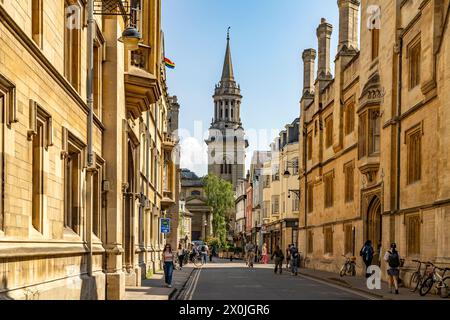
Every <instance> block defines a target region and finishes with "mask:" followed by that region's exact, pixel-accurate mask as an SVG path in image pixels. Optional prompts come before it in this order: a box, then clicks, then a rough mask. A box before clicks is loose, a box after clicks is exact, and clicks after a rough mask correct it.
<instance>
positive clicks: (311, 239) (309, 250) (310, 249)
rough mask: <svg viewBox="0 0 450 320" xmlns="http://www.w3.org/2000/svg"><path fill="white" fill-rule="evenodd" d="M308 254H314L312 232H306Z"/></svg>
mask: <svg viewBox="0 0 450 320" xmlns="http://www.w3.org/2000/svg"><path fill="white" fill-rule="evenodd" d="M307 242H308V253H313V252H314V233H313V232H312V230H308V241H307Z"/></svg>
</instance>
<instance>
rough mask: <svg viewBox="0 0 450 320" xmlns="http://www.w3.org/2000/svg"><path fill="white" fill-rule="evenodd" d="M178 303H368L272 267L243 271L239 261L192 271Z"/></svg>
mask: <svg viewBox="0 0 450 320" xmlns="http://www.w3.org/2000/svg"><path fill="white" fill-rule="evenodd" d="M178 299H179V300H367V299H374V298H373V297H371V296H369V295H364V294H362V293H359V292H354V291H351V290H349V289H346V288H343V287H339V286H337V285H334V284H330V283H327V282H325V281H320V280H316V279H313V278H309V277H306V276H303V275H299V276H296V277H294V276H291V274H290V273H289V272H287V271H286V270H285V269H284V270H283V273H282V275H279V274H274V272H273V265H272V264H268V265H255V268H254V269H249V268H247V267H246V265H245V263H244V262H242V261H238V262H225V261H224V260H218V261H217V262H213V263H208V264H206V265H204V266H203V267H201V268H198V269H196V270H194V272H193V273H192V275H191V277H190V278H189V280H188V282H187V283H186V285H185V287H184V290H182V291H181V292H180V294H179V295H178Z"/></svg>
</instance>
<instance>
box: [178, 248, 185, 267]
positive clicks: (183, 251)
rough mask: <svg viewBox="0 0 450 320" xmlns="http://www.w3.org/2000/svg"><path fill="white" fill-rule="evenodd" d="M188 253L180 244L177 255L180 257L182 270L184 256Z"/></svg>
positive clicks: (179, 261)
mask: <svg viewBox="0 0 450 320" xmlns="http://www.w3.org/2000/svg"><path fill="white" fill-rule="evenodd" d="M185 254H186V251H185V250H184V249H183V245H182V244H181V243H180V244H179V245H178V250H177V255H178V263H179V265H180V270H181V269H182V268H183V261H184V255H185Z"/></svg>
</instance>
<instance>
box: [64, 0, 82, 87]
mask: <svg viewBox="0 0 450 320" xmlns="http://www.w3.org/2000/svg"><path fill="white" fill-rule="evenodd" d="M75 5H78V3H77V1H70V0H64V22H65V23H64V76H65V77H66V79H67V80H68V81H69V82H70V84H71V85H72V86H73V87H74V88H75V90H77V91H78V92H79V91H80V88H81V68H80V66H81V28H79V26H80V25H81V23H80V22H79V21H78V22H77V24H78V26H77V27H75V26H74V25H73V24H72V23H71V20H72V19H80V16H79V12H80V11H81V9H75V8H76V7H75ZM77 10H78V11H77ZM74 15H78V18H76V17H74Z"/></svg>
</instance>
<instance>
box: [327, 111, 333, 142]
mask: <svg viewBox="0 0 450 320" xmlns="http://www.w3.org/2000/svg"><path fill="white" fill-rule="evenodd" d="M325 134H326V136H325V147H326V148H329V147H331V146H332V145H333V115H330V116H328V117H327V118H326V119H325Z"/></svg>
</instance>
